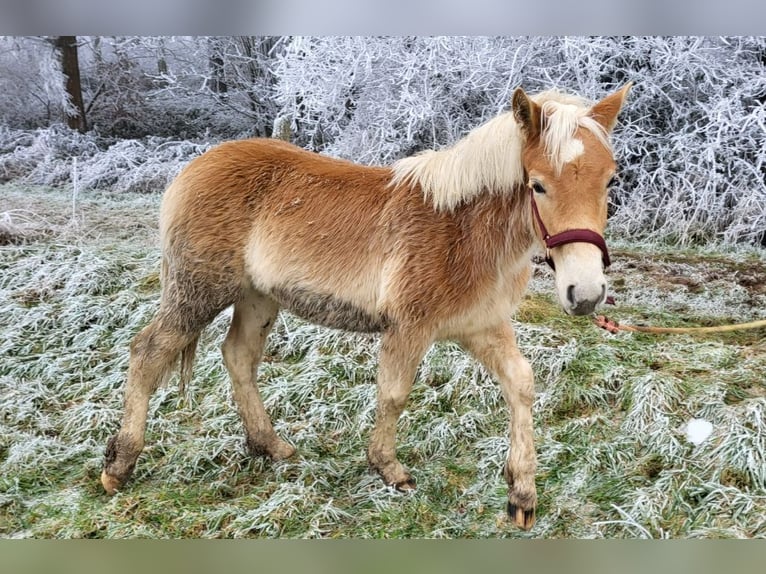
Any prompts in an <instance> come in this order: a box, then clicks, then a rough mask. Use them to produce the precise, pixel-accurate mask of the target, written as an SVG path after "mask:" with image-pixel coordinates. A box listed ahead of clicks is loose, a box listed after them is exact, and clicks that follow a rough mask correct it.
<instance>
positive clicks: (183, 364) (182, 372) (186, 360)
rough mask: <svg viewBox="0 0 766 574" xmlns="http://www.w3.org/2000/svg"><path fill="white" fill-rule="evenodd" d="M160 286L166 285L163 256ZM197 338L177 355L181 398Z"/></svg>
mask: <svg viewBox="0 0 766 574" xmlns="http://www.w3.org/2000/svg"><path fill="white" fill-rule="evenodd" d="M160 284H161V285H162V286H163V289H164V288H166V287H167V285H168V261H167V259H165V257H164V256H163V257H162V260H161V261H160ZM199 336H200V333H197V335H196V336H195V337H194V338H193V339H192V340H191V341H189V343H188V344H187V345H186V346H185V347H184V348H183V349H182V350H181V352H180V353H179V354H178V355H177V358H178V357H180V361H179V364H178V375H179V380H178V389H179V394H180V396H182V397H183V396H185V395H186V389H187V385H188V384H189V383H190V382H191V378H192V370H193V367H194V357H195V355H196V353H197V343H199ZM172 370H173V369H172V368H171V369H169V370H168V372H167V373H166V375H165V377H168V376H170V374H171V372H172Z"/></svg>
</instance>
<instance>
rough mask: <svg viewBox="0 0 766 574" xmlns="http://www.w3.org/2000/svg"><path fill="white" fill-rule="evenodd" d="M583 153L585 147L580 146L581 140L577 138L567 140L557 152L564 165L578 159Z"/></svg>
mask: <svg viewBox="0 0 766 574" xmlns="http://www.w3.org/2000/svg"><path fill="white" fill-rule="evenodd" d="M584 151H585V146H584V145H583V144H582V140H580V139H577V138H571V139H570V140H567V141H566V142H565V143H564V144H563V145H562V146H561V149H560V150H559V154H560V155H559V157H560V158H561V161H562V162H564V163H569V162H570V161H574V160H575V159H577V158H578V157H580V156H581V155H582V154H583V152H584Z"/></svg>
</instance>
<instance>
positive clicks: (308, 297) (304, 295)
mask: <svg viewBox="0 0 766 574" xmlns="http://www.w3.org/2000/svg"><path fill="white" fill-rule="evenodd" d="M268 294H269V295H270V296H271V297H273V298H274V299H275V300H276V301H277V302H278V303H279V304H280V305H281V306H282V307H284V308H285V309H287V310H289V311H290V312H291V313H293V314H295V315H297V316H298V317H300V318H302V319H305V320H306V321H309V322H311V323H316V324H317V325H323V326H325V327H332V328H334V329H344V330H346V331H356V332H360V333H374V332H380V331H383V330H385V329H386V327H387V326H388V318H387V317H386V316H385V315H382V314H380V313H370V312H369V311H367V310H365V309H363V308H361V307H359V306H357V305H355V304H354V303H352V302H350V301H346V300H344V299H342V298H340V297H337V296H335V295H328V294H323V293H316V292H313V291H310V290H308V289H305V288H302V287H292V288H288V287H276V288H273V289H271V290H270V291H269V293H268Z"/></svg>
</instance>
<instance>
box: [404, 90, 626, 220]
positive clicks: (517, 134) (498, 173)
mask: <svg viewBox="0 0 766 574" xmlns="http://www.w3.org/2000/svg"><path fill="white" fill-rule="evenodd" d="M531 99H532V100H534V101H535V102H536V103H538V104H539V105H540V106H541V107H542V116H541V122H542V128H543V129H542V138H543V147H544V149H545V153H546V155H547V156H548V159H549V161H550V162H551V163H552V164H553V167H554V169H555V171H556V172H557V173H560V171H561V169H563V167H564V164H565V163H566V162H567V161H570V160H571V158H572V154H573V153H575V154H576V152H573V150H576V148H577V140H575V139H574V134H575V131H576V130H577V128H578V127H582V128H585V129H587V130H589V131H591V132H592V133H593V134H594V135H595V136H596V137H597V138H598V140H599V141H600V142H601V143H602V144H603V145H604V146H605V147H606V148H607V149H611V146H610V143H609V138H608V135H607V132H606V130H605V129H604V128H603V127H602V126H601V124H599V123H598V122H597V121H596V120H594V119H593V118H592V117H590V116H589V115H587V114H588V111H589V110H590V108H591V106H592V105H593V102H590V101H588V100H585V99H584V98H580V97H577V96H571V95H567V94H562V93H561V92H558V91H556V90H548V91H545V92H541V93H539V94H537V95H535V96H532V97H531ZM523 144H524V134H523V132H522V130H521V127H520V126H519V125H518V124H517V123H516V120H515V118H514V116H513V112H511V111H507V112H504V113H502V114H500V115H498V116H497V117H495V118H493V119H491V120H489V121H487V122H486V123H484V124H482V125H481V126H479V127H477V128H475V129H474V130H472V131H470V132H469V133H468V134H467V135H466V136H465V137H464V138H462V139H460V140H458V141H457V142H455V143H454V144H453V145H452V146H450V147H447V148H444V149H441V150H438V151H435V150H428V151H424V152H421V153H419V154H417V155H414V156H411V157H407V158H404V159H400V160H399V161H397V162H395V163H394V164H393V166H392V169H393V172H394V175H393V178H392V180H391V185H392V186H396V185H400V184H410V185H413V184H418V185H420V187H421V189H422V190H423V193H424V195H425V196H426V197H427V198H430V199H431V201H433V204H434V207H435V208H436V209H446V210H451V209H454V208H455V207H456V206H457V205H459V204H460V203H462V202H464V201H467V200H469V199H471V198H473V197H475V196H477V195H479V194H480V193H483V192H488V193H497V192H502V191H509V190H512V189H514V188H516V187H517V186H519V185H523V184H524V183H526V182H524V168H523V166H522V163H521V152H522V147H523ZM580 146H581V143H580ZM580 149H581V148H580Z"/></svg>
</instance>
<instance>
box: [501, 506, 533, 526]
mask: <svg viewBox="0 0 766 574" xmlns="http://www.w3.org/2000/svg"><path fill="white" fill-rule="evenodd" d="M507 510H508V516H509V517H510V519H511V520H512V521H513V523H514V524H515V525H516V526H518V527H519V528H523V529H524V530H529V529H530V528H532V527H533V526H534V525H535V509H534V508H532V509H530V510H524V509H523V508H519V507H518V506H516V505H515V504H512V503H511V502H508V506H507Z"/></svg>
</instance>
